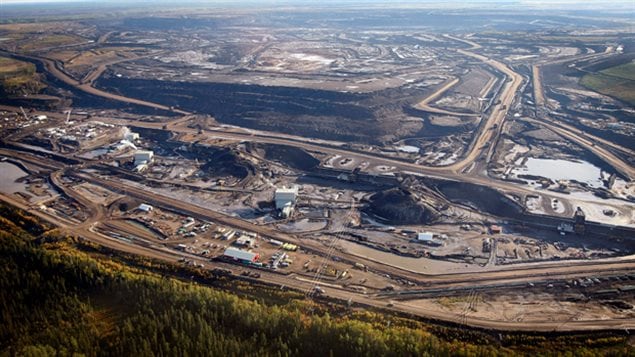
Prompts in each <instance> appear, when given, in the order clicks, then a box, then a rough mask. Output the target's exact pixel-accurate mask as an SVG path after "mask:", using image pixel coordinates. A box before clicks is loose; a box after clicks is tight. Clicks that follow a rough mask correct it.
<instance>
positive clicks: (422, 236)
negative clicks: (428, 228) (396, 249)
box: [417, 232, 434, 242]
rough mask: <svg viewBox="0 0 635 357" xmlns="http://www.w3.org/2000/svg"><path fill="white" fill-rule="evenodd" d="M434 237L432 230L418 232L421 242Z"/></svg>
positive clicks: (418, 238)
mask: <svg viewBox="0 0 635 357" xmlns="http://www.w3.org/2000/svg"><path fill="white" fill-rule="evenodd" d="M432 238H434V233H432V232H421V233H419V234H417V240H418V241H420V242H430V241H432Z"/></svg>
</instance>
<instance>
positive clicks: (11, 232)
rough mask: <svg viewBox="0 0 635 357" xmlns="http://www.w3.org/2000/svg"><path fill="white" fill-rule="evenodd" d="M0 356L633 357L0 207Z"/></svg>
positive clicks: (618, 349)
mask: <svg viewBox="0 0 635 357" xmlns="http://www.w3.org/2000/svg"><path fill="white" fill-rule="evenodd" d="M0 271H1V272H2V273H1V274H0V321H1V323H0V356H13V355H19V356H70V355H78V356H80V355H85V356H113V355H114V356H155V355H160V356H206V355H209V356H217V355H227V356H244V355H258V356H270V355H272V356H289V355H292V356H331V355H332V356H353V355H363V356H407V355H410V356H414V355H416V356H454V355H457V356H511V355H531V356H534V355H563V356H598V355H610V356H632V355H635V349H634V348H633V346H632V340H630V337H629V336H628V335H625V334H619V333H615V332H606V333H594V334H582V333H580V334H569V335H552V336H549V335H540V334H534V335H530V334H520V333H504V332H496V331H482V330H474V329H470V328H467V327H461V326H450V325H442V324H439V323H433V322H429V321H421V320H417V319H414V318H411V317H408V316H398V315H394V314H391V313H388V312H383V311H373V310H370V309H365V308H362V307H353V308H349V307H346V306H343V305H342V304H337V303H334V302H329V301H309V300H307V299H305V298H304V296H303V295H302V294H300V293H298V292H294V291H283V290H280V289H279V288H274V287H271V286H266V285H263V286H257V284H256V285H254V284H253V283H250V282H246V281H237V280H234V278H232V277H227V276H215V275H213V274H210V273H209V272H206V271H196V270H185V268H183V267H180V266H175V265H170V264H167V263H163V262H156V261H150V260H146V259H144V258H139V257H134V256H128V255H125V254H123V253H117V252H113V251H109V250H108V249H106V248H104V247H100V246H96V245H94V244H92V243H89V242H86V241H83V240H81V239H79V238H77V237H70V236H66V235H63V234H61V233H60V232H59V231H58V230H57V229H56V228H55V227H52V226H50V225H48V224H45V223H43V222H40V221H38V220H37V219H36V218H34V217H32V216H29V215H28V214H27V213H25V212H22V211H19V210H17V209H14V208H12V207H9V206H6V205H0Z"/></svg>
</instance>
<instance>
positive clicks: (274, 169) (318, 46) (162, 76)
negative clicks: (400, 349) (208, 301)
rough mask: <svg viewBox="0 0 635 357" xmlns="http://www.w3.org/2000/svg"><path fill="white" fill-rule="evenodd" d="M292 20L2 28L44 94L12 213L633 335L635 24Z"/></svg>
mask: <svg viewBox="0 0 635 357" xmlns="http://www.w3.org/2000/svg"><path fill="white" fill-rule="evenodd" d="M394 11H397V10H394ZM287 15H288V16H285V17H277V16H275V15H274V14H269V15H267V16H262V17H259V16H256V15H254V14H251V13H247V14H242V13H236V14H224V16H220V15H218V16H215V15H213V14H199V15H198V16H195V17H192V18H190V19H187V18H186V19H172V18H164V17H161V16H157V17H143V18H137V17H134V18H133V17H130V18H123V19H119V20H113V19H108V20H96V25H91V26H88V25H86V23H84V22H81V21H77V22H76V21H71V20H69V21H60V22H50V23H38V24H21V25H20V24H0V40H1V41H0V57H3V58H6V59H7V60H11V61H14V62H15V63H22V64H23V65H22V66H23V67H24V66H27V65H31V66H33V68H34V69H35V70H34V72H33V73H31V72H28V75H29V76H31V77H29V81H36V82H41V84H42V85H33V84H31V85H29V86H28V88H27V87H25V88H23V89H21V90H23V92H19V91H18V92H12V94H11V95H5V96H3V99H2V101H1V102H0V137H1V140H0V178H1V180H0V199H1V200H2V201H4V202H7V203H9V204H11V205H14V206H16V207H19V208H22V209H25V210H28V211H29V212H31V213H32V214H34V215H37V216H39V217H40V218H42V219H44V220H46V221H48V222H50V223H52V224H54V225H56V226H57V227H59V229H60V230H61V231H63V232H66V233H68V234H71V235H76V236H78V237H82V238H84V239H86V240H89V241H91V242H94V243H96V244H100V245H104V246H107V247H110V248H113V249H115V250H118V251H123V252H128V253H134V254H139V255H142V256H147V257H152V258H156V259H161V260H167V261H172V262H178V263H179V264H182V265H184V266H191V267H196V268H199V269H206V270H215V271H222V272H223V273H225V274H228V275H229V276H235V277H240V278H241V279H258V280H260V281H264V282H267V283H271V284H274V285H278V286H281V287H285V288H290V289H296V290H299V291H303V292H305V294H306V296H307V297H309V298H323V299H334V300H338V301H348V302H349V303H350V302H355V303H359V304H361V305H360V306H363V305H365V306H375V307H380V308H384V309H392V310H395V311H399V312H404V313H408V314H413V315H416V316H421V317H424V318H430V319H435V320H442V321H451V322H455V323H460V324H466V325H470V326H475V327H482V328H491V329H500V330H540V331H552V330H559V331H569V330H599V329H629V328H634V327H635V309H634V305H635V274H633V272H634V271H635V181H634V180H635V145H634V143H635V141H634V140H633V137H634V136H635V111H634V110H633V103H634V102H633V101H632V97H631V98H630V99H629V97H627V96H624V95H622V94H616V90H615V88H613V87H611V84H610V83H608V82H607V81H608V80H607V78H608V77H610V78H612V79H615V78H618V77H619V76H626V77H628V75H629V74H628V70H627V69H624V68H623V67H624V66H627V67H628V66H631V67H629V68H632V64H633V60H634V59H635V42H634V40H633V34H632V29H631V30H630V32H629V30H628V28H627V25H628V24H627V23H625V22H620V21H618V20H615V21H604V20H601V19H595V20H594V19H587V20H580V21H578V22H576V23H575V24H573V23H568V22H566V21H568V20H567V19H568V18H567V17H562V18H558V21H561V22H556V24H562V23H566V25H567V27H566V29H567V30H563V33H562V34H558V36H556V35H553V34H552V31H553V28H552V27H551V25H549V24H548V22H544V23H543V22H540V23H533V22H528V21H525V20H526V18H524V17H522V18H520V17H519V18H517V19H513V18H512V19H508V20H505V21H503V20H501V22H500V23H498V22H497V24H498V25H497V26H501V28H506V27H505V26H512V23H514V22H520V23H521V24H522V26H521V25H518V26H521V27H522V28H519V29H518V30H515V31H512V32H507V33H506V34H505V35H503V34H499V32H496V31H493V30H492V31H490V32H487V31H479V30H480V29H482V27H481V26H482V24H481V23H479V22H478V20H473V19H472V20H470V21H468V20H465V23H463V26H464V27H461V30H457V31H454V30H451V29H449V28H448V27H446V26H445V25H444V24H443V23H438V21H437V20H434V15H433V14H426V12H424V11H414V12H413V13H409V14H406V13H403V12H401V11H399V16H403V22H404V28H403V29H397V28H395V27H392V26H390V25H389V24H386V23H384V22H383V20H382V19H381V18H375V17H373V16H371V15H368V14H366V15H365V14H364V13H363V12H362V14H359V15H356V14H354V13H352V12H346V11H344V12H340V13H335V12H333V13H326V12H323V13H321V14H320V15H319V16H317V18H316V15H315V14H311V16H308V15H307V16H305V15H303V14H295V15H290V14H287ZM367 16H368V17H367ZM457 16H459V15H457ZM420 17H423V18H425V19H427V20H429V22H428V25H425V26H423V25H421V26H419V25H417V24H419V23H420V22H421V19H420ZM309 19H311V20H309ZM177 20H178V21H177ZM345 20H346V21H348V22H347V23H348V24H349V25H346V26H344V25H342V21H345ZM471 21H473V22H471ZM506 21H509V23H508V22H506ZM536 21H538V20H536ZM554 21H555V20H554ZM406 25H408V26H406ZM514 26H515V25H514ZM631 27H632V26H631ZM183 28H187V29H188V31H182V29H183ZM600 29H602V30H600ZM527 30H531V31H527ZM538 34H540V36H539V35H538ZM34 38H38V40H37V41H35V40H34ZM15 66H16V68H20V67H19V66H20V65H18V64H16V65H15ZM25 68H26V67H25ZM24 73H27V72H24ZM624 73H626V74H624ZM0 75H1V73H0ZM23 75H24V74H23ZM631 75H632V72H631ZM2 78H5V77H0V79H2ZM619 78H620V79H619V83H617V84H615V83H614V85H619V86H622V87H626V86H628V85H632V83H633V80H634V79H633V78H630V79H628V78H625V77H624V78H622V77H619ZM600 81H601V82H600ZM29 83H33V82H29ZM3 93H8V92H7V91H6V90H5V92H3ZM631 94H632V92H631ZM529 322H530V323H531V324H528V323H529Z"/></svg>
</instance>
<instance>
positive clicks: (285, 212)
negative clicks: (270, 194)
mask: <svg viewBox="0 0 635 357" xmlns="http://www.w3.org/2000/svg"><path fill="white" fill-rule="evenodd" d="M297 198H298V186H293V187H291V188H286V187H282V188H279V189H277V190H276V192H275V194H274V200H275V203H276V209H279V210H280V211H281V215H282V217H283V218H288V217H290V216H291V214H293V207H294V206H295V202H296V200H297Z"/></svg>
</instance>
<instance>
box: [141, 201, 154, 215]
mask: <svg viewBox="0 0 635 357" xmlns="http://www.w3.org/2000/svg"><path fill="white" fill-rule="evenodd" d="M137 209H138V210H139V211H142V212H146V213H148V212H152V210H154V207H152V206H150V205H149V204H147V203H142V204H140V205H139V207H137Z"/></svg>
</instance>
